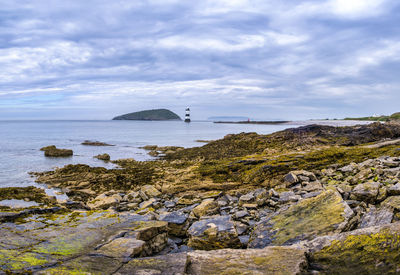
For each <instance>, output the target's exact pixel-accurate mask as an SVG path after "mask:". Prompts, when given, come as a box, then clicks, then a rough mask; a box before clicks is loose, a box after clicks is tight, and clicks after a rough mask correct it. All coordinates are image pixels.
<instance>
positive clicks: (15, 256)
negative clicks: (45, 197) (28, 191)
mask: <svg viewBox="0 0 400 275" xmlns="http://www.w3.org/2000/svg"><path fill="white" fill-rule="evenodd" d="M167 230H168V223H167V222H160V221H148V219H147V218H146V217H144V216H139V215H134V214H129V213H127V214H120V215H118V214H116V213H114V212H111V211H90V212H85V211H75V212H72V213H64V214H47V215H32V216H29V217H25V218H22V219H20V220H18V222H15V223H2V224H0V273H1V272H2V271H3V272H6V273H7V272H8V273H29V272H35V271H41V270H43V269H45V268H48V267H52V268H57V267H58V266H57V265H58V264H60V263H66V262H70V260H71V259H75V260H74V261H73V262H74V263H75V264H74V266H79V259H80V258H82V257H85V256H87V257H91V255H97V256H98V257H97V258H93V257H92V258H90V259H91V261H92V262H95V261H96V259H100V258H101V257H103V258H104V257H107V258H114V259H115V260H116V261H113V262H120V263H121V262H123V261H125V260H126V258H128V257H131V256H136V255H139V254H140V255H149V253H150V254H151V253H152V252H153V251H157V252H158V250H161V249H163V248H164V246H165V245H166V242H167V241H166V232H167ZM124 236H126V238H125V237H124ZM160 236H161V238H160ZM164 238H165V241H164ZM133 243H135V244H136V246H135V247H134V248H132V247H131V245H132V244H133ZM102 253H103V254H104V255H102ZM85 261H86V260H85ZM102 262H104V261H99V264H101V263H102ZM82 263H83V262H82ZM54 265H56V266H55V267H53V266H54ZM93 266H96V265H95V264H94V265H93ZM97 266H98V265H97ZM62 267H63V268H64V269H68V267H69V265H63V266H62ZM92 271H93V272H95V270H88V271H87V272H92Z"/></svg>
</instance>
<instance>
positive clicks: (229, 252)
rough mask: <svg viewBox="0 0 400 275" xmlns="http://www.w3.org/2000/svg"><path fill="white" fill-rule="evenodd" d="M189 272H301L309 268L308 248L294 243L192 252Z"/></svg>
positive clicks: (197, 273)
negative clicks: (259, 247) (297, 246)
mask: <svg viewBox="0 0 400 275" xmlns="http://www.w3.org/2000/svg"><path fill="white" fill-rule="evenodd" d="M188 258H189V261H190V265H189V266H188V269H187V273H188V274H194V275H200V274H256V275H262V274H300V273H302V272H305V271H306V268H307V258H306V254H305V250H303V249H296V248H290V247H268V248H265V249H246V250H233V249H222V250H217V251H193V252H189V253H188Z"/></svg>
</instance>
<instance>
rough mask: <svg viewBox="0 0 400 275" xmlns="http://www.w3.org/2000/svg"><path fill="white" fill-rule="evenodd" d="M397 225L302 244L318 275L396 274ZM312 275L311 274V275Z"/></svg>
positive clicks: (399, 237)
mask: <svg viewBox="0 0 400 275" xmlns="http://www.w3.org/2000/svg"><path fill="white" fill-rule="evenodd" d="M399 240H400V223H392V224H388V225H383V226H375V227H369V228H364V229H359V230H355V231H351V232H346V233H341V234H336V235H331V236H323V237H318V238H316V239H314V240H312V241H310V242H306V243H304V245H302V247H306V248H308V250H309V263H310V270H309V271H313V270H317V271H318V273H321V274H398V273H399V270H400V262H399V259H400V241H399ZM311 274H312V273H311Z"/></svg>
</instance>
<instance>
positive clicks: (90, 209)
mask: <svg viewBox="0 0 400 275" xmlns="http://www.w3.org/2000/svg"><path fill="white" fill-rule="evenodd" d="M143 150H146V151H147V152H148V153H151V154H152V155H153V156H157V158H156V159H155V160H152V161H145V162H140V161H136V160H134V159H120V160H113V161H111V162H112V163H114V164H115V165H117V167H116V168H113V169H107V168H103V167H90V166H88V165H83V164H75V165H72V164H71V165H67V166H65V167H61V168H56V169H54V170H52V171H47V172H37V173H32V175H33V176H35V177H36V181H37V182H38V183H40V184H46V186H48V187H52V188H58V189H61V190H64V192H65V193H66V194H67V195H68V197H69V200H67V201H57V200H55V199H54V198H52V197H49V196H48V195H46V194H45V193H44V192H43V191H42V190H41V189H39V188H35V187H24V188H17V187H15V188H6V189H0V196H1V198H3V199H4V198H7V199H23V200H25V201H34V202H36V203H37V204H38V205H39V206H31V207H25V208H17V209H16V208H7V207H5V206H3V207H2V209H1V212H0V222H1V223H0V273H6V274H317V273H321V274H357V273H360V274H397V273H398V272H399V270H400V123H399V122H398V121H394V120H393V121H392V120H390V121H388V122H386V123H381V122H375V123H371V124H367V125H357V126H347V127H331V126H321V125H308V126H302V127H298V128H291V129H286V130H283V131H280V132H276V133H273V134H270V135H259V134H256V133H240V134H230V135H227V136H225V137H224V138H223V139H220V140H215V141H209V142H208V143H207V144H205V145H203V146H201V147H195V148H182V147H172V146H167V147H159V146H156V145H148V146H145V147H143Z"/></svg>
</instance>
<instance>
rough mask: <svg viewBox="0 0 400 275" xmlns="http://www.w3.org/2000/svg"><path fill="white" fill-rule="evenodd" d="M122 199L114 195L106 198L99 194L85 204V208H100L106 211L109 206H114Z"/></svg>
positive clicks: (104, 195)
mask: <svg viewBox="0 0 400 275" xmlns="http://www.w3.org/2000/svg"><path fill="white" fill-rule="evenodd" d="M121 200H122V197H121V196H120V195H119V194H114V195H111V196H107V195H106V194H101V195H99V196H97V197H96V198H95V199H94V200H92V201H90V202H88V203H87V206H88V207H90V208H91V209H96V208H101V209H107V208H109V207H111V206H116V205H117V204H118V203H119V202H120V201H121Z"/></svg>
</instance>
